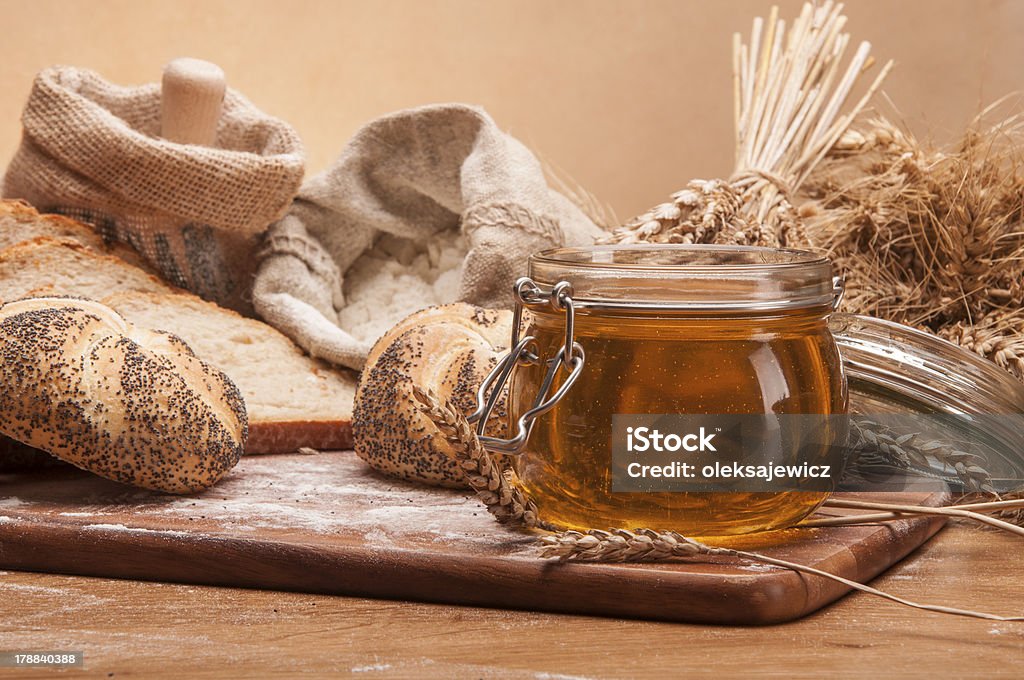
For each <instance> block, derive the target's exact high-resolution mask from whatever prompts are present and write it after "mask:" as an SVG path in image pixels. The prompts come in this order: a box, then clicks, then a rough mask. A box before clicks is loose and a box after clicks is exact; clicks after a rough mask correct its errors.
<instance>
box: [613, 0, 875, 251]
mask: <svg viewBox="0 0 1024 680" xmlns="http://www.w3.org/2000/svg"><path fill="white" fill-rule="evenodd" d="M778 14H779V11H778V7H773V8H772V10H771V14H770V16H769V17H768V20H767V21H765V20H763V19H762V18H760V17H758V18H756V19H755V20H754V25H753V29H752V30H751V34H750V42H749V44H744V43H743V39H742V37H741V36H740V35H739V34H736V35H734V36H733V54H732V57H733V118H734V126H735V131H736V136H735V144H736V157H735V167H734V172H733V174H732V176H731V177H730V178H729V180H728V181H727V182H724V181H721V180H712V181H709V182H708V181H701V180H696V181H693V182H690V183H689V184H688V185H687V187H686V188H684V189H683V190H682V191H679V192H677V193H675V194H673V196H672V201H671V202H668V203H663V204H661V205H658V206H655V207H654V208H652V209H651V210H649V211H648V212H646V213H644V214H643V215H640V216H638V217H636V218H634V219H633V220H631V221H630V222H629V223H627V224H626V225H624V226H623V227H622V228H620V229H618V230H616V231H615V232H613V234H612V235H611V236H610V237H609V238H608V239H606V240H607V241H610V242H613V243H633V242H641V241H652V242H661V243H730V244H731V243H739V244H757V245H766V246H779V245H786V243H787V241H798V240H800V238H801V234H802V227H801V224H800V219H799V216H798V215H797V213H796V210H795V209H794V208H793V205H792V200H793V195H794V194H795V192H797V191H798V190H799V189H800V187H801V185H802V184H803V183H804V181H805V180H806V179H807V177H808V176H809V175H810V173H811V172H813V170H814V169H815V167H817V165H818V164H819V163H820V162H821V160H822V159H823V158H824V157H825V155H826V154H827V153H828V152H829V150H830V149H831V148H832V147H833V146H834V145H835V144H836V143H837V142H838V141H839V140H840V139H841V138H842V136H843V134H844V133H845V132H846V131H847V130H848V129H849V127H850V125H851V123H852V122H853V120H854V118H855V117H856V116H857V114H858V113H859V112H860V111H861V110H862V109H863V108H864V107H865V106H866V104H867V102H868V101H869V100H870V99H871V97H872V96H873V95H874V94H875V92H877V91H878V89H879V88H880V87H881V84H882V82H883V81H884V79H885V77H886V76H887V75H888V73H889V70H890V69H891V68H892V62H891V61H890V62H888V63H886V64H885V65H884V66H883V67H882V69H881V70H880V72H879V73H878V75H877V76H876V77H875V79H874V80H873V81H872V82H871V83H870V84H869V86H868V87H867V90H866V91H865V92H864V94H863V95H862V96H861V97H860V98H859V99H856V100H855V101H853V102H852V104H851V99H852V97H853V92H854V90H855V89H856V84H857V81H858V80H859V79H860V77H861V76H862V75H863V73H864V72H865V71H866V70H867V69H868V68H869V67H870V66H871V64H872V60H871V57H870V52H871V46H870V44H869V43H867V42H862V43H860V45H859V46H858V47H857V49H856V50H855V51H854V53H853V55H852V57H851V58H850V60H849V62H848V63H847V65H846V67H845V69H844V68H843V67H842V66H841V64H842V62H843V60H844V57H845V54H846V51H847V48H848V46H849V44H850V36H849V34H848V33H843V32H842V27H843V25H844V24H845V22H846V17H845V16H843V15H842V5H840V4H836V3H834V2H832V1H831V0H827V1H826V2H823V3H821V4H820V5H818V4H815V5H812V4H811V3H806V4H805V5H804V6H803V9H802V10H801V12H800V15H799V16H798V17H797V18H796V20H795V21H794V22H793V24H792V26H790V27H789V30H788V32H787V30H786V28H787V27H786V22H785V21H783V20H781V19H779V18H778ZM844 111H845V113H844Z"/></svg>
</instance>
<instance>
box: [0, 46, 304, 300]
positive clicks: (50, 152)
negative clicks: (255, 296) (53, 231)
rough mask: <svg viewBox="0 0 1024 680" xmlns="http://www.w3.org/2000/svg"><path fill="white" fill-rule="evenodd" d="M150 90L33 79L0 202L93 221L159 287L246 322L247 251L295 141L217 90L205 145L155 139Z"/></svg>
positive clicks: (272, 205)
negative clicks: (163, 284)
mask: <svg viewBox="0 0 1024 680" xmlns="http://www.w3.org/2000/svg"><path fill="white" fill-rule="evenodd" d="M160 121H161V97H160V86H159V85H158V84H150V85H142V86H137V87H122V86H119V85H115V84H113V83H110V82H108V81H106V80H104V79H103V78H102V77H101V76H100V75H98V74H97V73H94V72H93V71H89V70H87V69H81V68H75V67H71V66H54V67H51V68H47V69H44V70H43V71H41V72H40V73H39V75H38V76H37V77H36V80H35V82H34V83H33V86H32V91H31V94H30V95H29V99H28V102H27V103H26V105H25V111H24V114H23V116H22V124H23V133H22V140H21V145H20V146H19V148H18V150H17V153H16V154H15V156H14V158H13V159H12V160H11V163H10V165H9V166H8V168H7V172H6V174H5V176H4V181H3V197H4V198H20V199H24V200H26V201H28V202H29V203H31V204H32V205H33V206H35V207H36V208H38V209H39V210H40V211H44V212H57V213H62V214H66V215H70V216H72V217H75V218H78V219H81V220H83V221H86V222H90V223H92V224H93V225H94V226H96V228H97V229H98V230H99V231H100V232H101V233H102V234H103V235H104V236H105V237H106V238H108V239H117V240H121V241H125V242H127V243H130V244H131V245H133V246H134V247H135V248H136V249H137V250H138V251H139V252H141V253H142V254H143V255H144V256H145V257H146V259H147V260H148V261H149V263H150V264H151V265H152V266H153V268H154V269H156V270H157V271H158V272H159V273H160V274H161V275H162V276H163V277H164V278H165V279H167V280H168V281H170V282H172V283H174V284H176V285H178V286H181V287H182V288H187V289H189V290H191V291H193V292H195V293H197V294H199V295H201V296H202V297H204V298H206V299H209V300H214V301H216V302H218V303H220V304H223V305H226V306H229V307H232V308H234V309H236V310H239V311H242V312H251V305H250V301H249V293H250V289H251V286H252V277H253V274H254V267H255V257H254V255H255V250H256V248H257V247H258V246H259V245H260V243H261V241H260V236H261V234H262V233H263V232H264V231H265V230H266V228H267V227H268V226H269V225H270V224H271V223H272V222H274V221H275V220H277V219H279V218H280V217H281V216H282V215H283V214H284V213H285V211H286V210H287V208H288V206H289V205H290V203H291V200H292V198H293V197H294V196H295V193H296V192H297V191H298V189H299V185H300V183H301V182H302V176H303V170H304V154H303V151H302V145H301V143H300V142H299V137H298V135H297V134H296V133H295V131H294V130H293V129H292V128H291V127H290V126H289V125H288V124H287V123H285V122H284V121H281V120H279V119H277V118H274V117H272V116H268V115H267V114H265V113H263V112H262V111H260V110H259V109H257V108H256V107H255V106H253V105H252V103H250V102H249V101H248V100H247V99H246V98H245V97H243V96H242V95H241V94H239V93H238V92H236V91H234V90H231V89H228V91H227V93H226V96H225V100H224V104H223V110H222V114H221V118H220V121H219V122H218V125H217V133H216V140H215V143H214V146H213V147H204V146H196V145H192V144H178V143H175V142H171V141H168V140H166V139H161V138H160Z"/></svg>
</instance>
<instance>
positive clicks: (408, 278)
mask: <svg viewBox="0 0 1024 680" xmlns="http://www.w3.org/2000/svg"><path fill="white" fill-rule="evenodd" d="M467 250H468V248H467V245H466V241H465V238H463V237H462V235H461V234H459V233H458V232H456V231H444V232H442V233H440V234H437V235H435V236H434V237H433V239H432V240H431V241H429V242H427V243H416V242H414V241H411V240H409V239H403V238H398V237H396V236H391V235H389V234H384V235H383V236H381V237H380V238H379V239H377V242H376V244H374V247H373V248H371V249H370V250H368V251H367V252H365V253H363V254H362V255H361V256H360V257H359V259H357V260H356V261H355V262H354V263H353V264H352V266H351V267H349V269H348V271H346V272H345V291H344V292H345V307H344V308H343V309H342V310H341V311H340V312H339V313H338V321H339V325H340V326H341V327H342V328H343V329H344V330H345V331H347V332H348V333H350V334H351V335H352V336H353V337H355V338H356V339H357V340H360V341H363V342H373V341H374V340H376V339H377V338H379V337H380V336H382V335H383V334H384V333H386V332H387V331H388V329H390V328H391V327H392V326H394V325H395V324H396V323H398V322H399V321H401V320H402V319H404V318H405V317H407V316H409V315H410V314H412V313H413V312H416V311H419V310H421V309H423V308H425V307H430V306H433V305H443V304H447V303H449V302H455V300H456V298H457V297H458V293H459V283H460V281H461V279H462V263H463V260H464V259H465V257H466V253H467Z"/></svg>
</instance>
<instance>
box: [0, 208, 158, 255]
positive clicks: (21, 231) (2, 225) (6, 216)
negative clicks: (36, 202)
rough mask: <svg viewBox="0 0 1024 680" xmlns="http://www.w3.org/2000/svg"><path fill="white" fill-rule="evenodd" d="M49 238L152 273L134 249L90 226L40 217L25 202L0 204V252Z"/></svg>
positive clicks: (68, 219)
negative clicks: (40, 238) (68, 242)
mask: <svg viewBox="0 0 1024 680" xmlns="http://www.w3.org/2000/svg"><path fill="white" fill-rule="evenodd" d="M38 237H49V238H53V239H57V240H62V241H74V242H76V243H80V244H81V245H83V246H88V247H90V248H92V249H93V250H95V251H97V252H100V253H104V254H107V255H114V256H115V257H117V258H118V259H120V260H123V261H125V262H127V263H128V264H131V265H134V266H136V267H139V268H140V269H143V270H145V271H147V272H150V271H151V270H150V268H149V265H148V264H146V261H145V260H144V259H143V258H142V256H141V255H139V253H138V252H137V251H136V250H135V249H134V248H132V247H131V246H128V245H125V244H124V243H121V242H120V241H115V240H113V235H112V234H108V235H107V236H103V235H101V234H100V233H99V232H97V231H96V230H95V229H93V228H92V227H90V226H89V225H86V224H82V223H81V222H78V221H77V220H73V219H70V218H67V217H63V216H61V215H40V214H39V213H38V212H36V210H35V208H33V207H32V206H30V205H29V204H28V203H24V202H22V201H0V248H7V247H9V246H13V245H17V244H19V243H24V242H26V241H31V240H33V239H35V238H38Z"/></svg>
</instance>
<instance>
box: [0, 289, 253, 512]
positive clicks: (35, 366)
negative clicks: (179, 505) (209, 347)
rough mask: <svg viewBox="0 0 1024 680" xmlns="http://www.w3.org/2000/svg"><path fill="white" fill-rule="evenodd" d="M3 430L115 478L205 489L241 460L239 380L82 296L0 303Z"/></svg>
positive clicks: (243, 428) (177, 489)
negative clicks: (235, 380)
mask: <svg viewBox="0 0 1024 680" xmlns="http://www.w3.org/2000/svg"><path fill="white" fill-rule="evenodd" d="M0 350H2V352H3V362H2V364H0V383H2V384H3V386H4V389H3V390H0V432H2V433H3V434H5V435H7V436H8V437H11V438H13V439H15V440H17V441H20V442H23V443H25V444H28V445H30V446H34V447H36V448H39V449H42V450H44V451H47V452H48V453H51V454H53V455H55V456H57V457H58V458H61V459H62V460H65V461H67V462H70V463H72V464H74V465H77V466H78V467H80V468H83V469H86V470H90V471H92V472H94V473H96V474H98V475H101V476H103V477H107V478H108V479H113V480H115V481H118V482H124V483H126V484H132V485H135V486H140V487H143V488H147V489H153V490H157V491H164V492H169V493H189V492H194V491H199V490H201V489H204V488H207V487H209V486H210V485H212V484H214V483H216V482H217V481H218V480H219V479H220V478H221V477H223V476H224V475H225V474H226V473H227V472H228V471H229V470H230V469H231V468H232V467H234V465H235V464H236V463H237V462H238V459H239V457H240V456H241V454H242V450H243V447H244V444H245V439H246V434H247V424H246V415H245V406H244V403H243V401H242V396H241V394H240V393H239V391H238V389H237V388H236V387H235V385H234V384H233V383H232V382H231V381H230V380H229V379H228V378H227V376H225V375H224V374H223V373H221V372H220V371H218V370H216V369H213V368H211V367H210V366H208V365H207V364H205V363H203V362H202V361H201V360H199V359H198V358H196V356H195V355H194V354H193V353H192V352H191V350H190V349H189V347H188V345H186V344H185V343H184V342H183V341H182V340H181V339H180V338H178V337H176V336H174V335H172V334H170V333H165V332H160V331H149V330H144V329H140V328H135V327H133V326H131V325H130V324H129V323H127V322H126V321H125V320H124V319H123V318H122V317H121V316H119V315H118V314H117V313H116V312H114V311H113V310H111V309H110V308H108V307H106V306H104V305H101V304H99V303H97V302H94V301H91V300H84V299H75V298H32V299H26V300H20V301H16V302H9V303H7V304H5V305H3V306H2V307H0Z"/></svg>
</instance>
